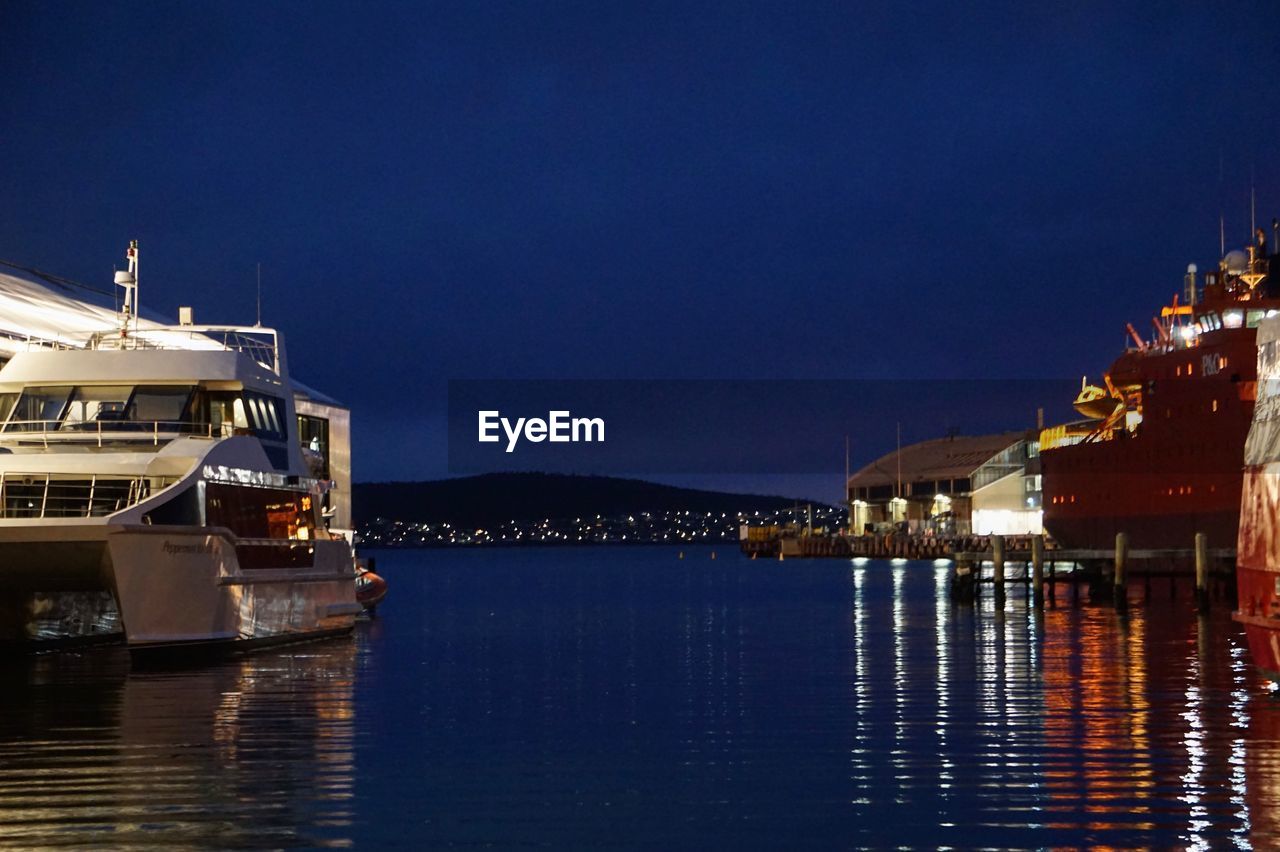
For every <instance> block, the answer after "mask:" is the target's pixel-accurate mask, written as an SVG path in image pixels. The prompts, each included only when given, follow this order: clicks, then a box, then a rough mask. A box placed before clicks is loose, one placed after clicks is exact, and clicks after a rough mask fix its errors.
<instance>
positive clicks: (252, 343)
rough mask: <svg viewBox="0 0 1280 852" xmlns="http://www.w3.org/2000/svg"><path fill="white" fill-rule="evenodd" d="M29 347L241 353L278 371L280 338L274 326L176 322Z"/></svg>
mask: <svg viewBox="0 0 1280 852" xmlns="http://www.w3.org/2000/svg"><path fill="white" fill-rule="evenodd" d="M26 348H27V349H28V350H40V349H54V350H77V349H88V350H92V351H134V350H139V349H143V350H146V349H164V350H177V351H187V352H202V351H203V352H218V351H222V352H240V353H242V354H244V355H246V356H248V357H250V358H252V359H253V360H254V361H256V362H257V363H258V364H260V365H262V366H263V367H265V368H266V369H268V370H271V371H272V372H274V373H276V374H280V372H281V371H280V341H279V338H278V336H277V334H276V331H275V329H271V328H259V327H257V326H212V325H199V326H197V325H178V326H170V325H167V326H156V327H153V328H143V329H140V330H138V331H134V332H130V333H129V334H126V335H122V334H121V333H120V331H119V329H98V330H96V331H83V332H69V333H66V334H63V335H60V336H58V337H56V338H46V337H35V336H29V337H27V339H26Z"/></svg>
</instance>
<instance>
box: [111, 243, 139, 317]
mask: <svg viewBox="0 0 1280 852" xmlns="http://www.w3.org/2000/svg"><path fill="white" fill-rule="evenodd" d="M124 259H125V260H127V261H129V268H128V269H121V270H118V271H117V272H116V284H118V285H120V286H121V287H123V288H124V304H123V305H121V307H120V337H121V338H122V339H123V338H126V337H128V336H129V321H130V320H133V330H134V333H137V330H138V241H137V240H130V241H129V248H128V249H126V250H125V253H124Z"/></svg>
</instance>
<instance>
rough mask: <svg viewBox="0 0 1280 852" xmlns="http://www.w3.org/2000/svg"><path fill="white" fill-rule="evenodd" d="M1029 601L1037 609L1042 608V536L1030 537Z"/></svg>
mask: <svg viewBox="0 0 1280 852" xmlns="http://www.w3.org/2000/svg"><path fill="white" fill-rule="evenodd" d="M1031 583H1032V590H1031V599H1032V602H1033V603H1034V604H1035V606H1037V607H1043V606H1044V536H1042V535H1037V536H1032V537H1031Z"/></svg>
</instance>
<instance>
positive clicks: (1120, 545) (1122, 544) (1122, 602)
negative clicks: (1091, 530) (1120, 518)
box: [1112, 532, 1129, 612]
mask: <svg viewBox="0 0 1280 852" xmlns="http://www.w3.org/2000/svg"><path fill="white" fill-rule="evenodd" d="M1128 561H1129V534H1128V533H1122V532H1118V533H1116V570H1115V574H1114V576H1113V578H1112V582H1113V584H1114V585H1113V586H1112V595H1113V597H1114V599H1115V603H1116V611H1117V612H1124V611H1125V610H1127V609H1128V608H1129V587H1128V586H1127V585H1126V579H1127V578H1126V574H1127V571H1126V569H1127V568H1128V565H1127V563H1128Z"/></svg>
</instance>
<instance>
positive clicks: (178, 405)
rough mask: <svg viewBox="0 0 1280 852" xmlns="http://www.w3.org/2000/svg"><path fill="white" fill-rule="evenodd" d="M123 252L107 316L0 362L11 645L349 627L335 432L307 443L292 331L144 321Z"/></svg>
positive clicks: (0, 607) (245, 639) (2, 611)
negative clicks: (113, 313)
mask: <svg viewBox="0 0 1280 852" xmlns="http://www.w3.org/2000/svg"><path fill="white" fill-rule="evenodd" d="M128 260H129V268H128V270H125V271H122V272H120V273H117V279H116V283H117V284H118V285H120V286H121V287H123V288H124V298H123V300H122V307H121V309H120V311H119V313H118V316H117V321H116V322H115V324H114V325H113V326H109V327H106V328H103V327H101V324H99V327H98V328H96V329H94V330H93V331H90V332H85V333H80V334H76V333H65V332H63V331H61V330H59V331H57V332H56V333H52V334H43V335H41V336H39V337H32V338H29V339H28V340H27V341H25V343H24V344H23V345H20V346H13V347H11V350H13V349H16V352H15V354H13V357H12V358H11V360H9V361H8V363H6V364H5V365H4V367H3V368H2V369H0V639H5V640H19V641H20V640H43V639H75V638H84V637H86V636H93V635H112V634H123V636H124V638H125V639H126V641H127V643H128V644H129V645H130V647H132V648H154V647H161V646H174V645H182V644H188V643H211V642H213V643H260V642H261V643H265V642H272V641H281V640H289V639H300V638H309V637H313V636H321V635H327V634H332V633H339V632H343V631H346V630H349V629H350V628H351V626H352V624H353V621H354V617H355V614H356V613H357V612H358V611H359V607H358V605H357V604H356V602H355V590H354V582H353V576H354V571H353V567H354V566H353V561H354V560H353V557H352V552H351V545H350V543H349V541H348V539H347V538H346V537H345V536H343V535H341V534H338V533H337V532H335V531H331V530H330V529H329V523H327V521H329V520H332V518H333V515H334V514H335V512H336V509H335V505H334V502H333V500H332V485H333V480H332V479H331V478H330V477H329V471H327V470H325V469H324V468H325V466H326V465H327V464H328V459H329V454H328V453H318V452H317V449H319V448H320V436H321V434H322V433H323V437H324V439H325V441H326V442H328V441H329V440H330V435H329V432H328V429H327V422H326V424H325V427H326V428H324V429H320V428H319V424H311V425H312V426H315V429H314V430H310V429H309V430H308V431H314V434H312V435H309V436H304V435H302V430H303V429H307V428H308V424H309V422H310V421H309V419H308V415H305V414H302V415H300V412H299V410H298V409H299V405H298V404H297V403H296V400H295V397H296V394H295V391H294V387H293V385H292V383H291V382H290V380H289V371H288V363H287V357H286V353H285V347H284V341H283V339H282V337H281V335H280V334H279V333H277V332H276V331H274V330H272V329H268V328H263V327H259V326H248V327H244V326H197V325H194V324H191V323H186V324H181V325H178V326H163V325H159V324H156V323H144V322H143V321H141V320H140V318H139V316H138V312H137V246H136V243H135V244H133V245H131V246H130V249H129V253H128ZM310 420H319V418H310ZM304 438H305V439H306V440H305V443H306V447H305V449H306V451H307V452H306V453H305V454H304ZM326 505H327V506H328V508H329V510H330V511H329V512H328V515H329V517H328V518H326V513H325V511H324V510H325V507H326Z"/></svg>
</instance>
